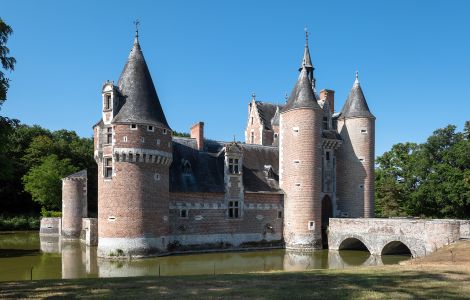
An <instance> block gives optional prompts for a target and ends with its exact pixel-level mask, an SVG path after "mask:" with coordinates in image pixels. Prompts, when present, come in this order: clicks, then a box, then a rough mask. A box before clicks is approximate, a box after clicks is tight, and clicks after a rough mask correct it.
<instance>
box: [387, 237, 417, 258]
mask: <svg viewBox="0 0 470 300" xmlns="http://www.w3.org/2000/svg"><path fill="white" fill-rule="evenodd" d="M380 254H381V255H410V256H412V255H413V252H412V250H411V248H410V247H408V246H407V245H406V244H405V243H404V242H402V241H398V240H394V241H391V242H388V243H387V244H385V246H383V248H382V251H381V253H380Z"/></svg>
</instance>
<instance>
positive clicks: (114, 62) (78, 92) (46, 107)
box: [0, 0, 470, 155]
mask: <svg viewBox="0 0 470 300" xmlns="http://www.w3.org/2000/svg"><path fill="white" fill-rule="evenodd" d="M1 8H2V9H1V11H0V17H1V18H3V19H4V20H5V21H6V22H7V23H8V24H10V25H11V26H12V27H13V29H14V35H13V36H12V37H11V38H10V40H9V42H8V46H9V47H10V49H11V55H13V56H14V57H15V58H16V59H17V61H18V62H17V65H16V70H15V71H14V72H13V73H11V74H8V75H9V76H10V78H11V79H12V82H11V88H10V90H9V93H8V100H7V101H6V102H5V104H4V105H3V108H2V110H1V111H0V114H2V115H4V116H8V117H11V118H18V119H20V120H21V121H22V122H23V123H26V124H39V125H41V126H44V127H46V128H49V129H53V130H56V129H61V128H66V129H70V130H75V131H77V133H78V134H80V135H81V136H91V135H92V129H91V127H92V125H93V124H94V123H95V122H96V121H98V119H99V118H100V109H101V108H100V105H101V102H100V99H101V98H100V97H101V94H100V93H101V90H100V89H101V87H102V84H103V82H104V81H105V80H107V79H109V80H115V81H116V82H117V79H118V78H119V75H120V73H121V71H122V68H123V66H124V64H125V61H126V59H127V56H128V54H129V51H130V49H131V47H132V40H133V36H134V25H133V23H132V22H133V20H134V19H136V18H139V19H140V21H141V30H140V36H141V38H140V41H141V46H142V48H143V51H144V55H145V57H146V60H147V63H148V65H149V68H150V71H151V73H152V77H153V80H154V83H155V85H156V88H157V91H158V94H159V97H160V101H161V103H162V106H163V109H164V111H165V114H166V117H167V119H168V121H169V124H170V126H171V127H172V129H173V130H177V131H188V130H189V127H190V126H191V125H192V124H193V123H195V122H197V121H204V122H205V124H206V126H205V130H206V136H207V137H209V138H212V139H218V140H232V139H233V135H236V137H237V139H238V140H243V139H244V128H245V125H246V119H247V105H248V103H249V101H250V99H251V93H252V92H253V91H254V92H256V95H257V99H258V100H261V101H270V102H275V103H282V102H283V101H284V95H285V94H286V93H289V94H290V91H291V89H292V88H293V86H294V83H295V81H296V79H297V75H298V71H297V69H298V67H299V64H300V61H301V57H302V53H303V46H304V27H305V26H307V27H308V28H309V31H310V33H311V34H310V50H311V54H312V60H313V64H314V66H315V67H316V70H315V76H316V79H317V86H318V87H319V90H320V89H323V88H328V89H333V90H335V91H336V109H337V110H339V109H341V107H342V105H343V104H344V101H345V99H346V97H347V93H348V91H349V89H350V88H351V86H352V84H353V81H354V74H355V71H356V69H358V70H359V73H360V81H361V85H362V87H363V90H364V93H365V95H366V99H367V101H368V104H369V107H370V108H371V110H372V112H373V113H374V114H375V116H376V117H377V130H376V144H377V151H376V153H377V155H380V154H382V153H383V152H384V151H386V150H388V149H389V148H390V147H391V145H393V144H395V143H398V142H405V141H415V142H423V141H425V139H426V138H427V137H428V136H429V135H430V134H431V133H432V131H433V130H435V129H437V128H440V127H443V126H446V125H447V124H455V125H457V126H458V128H459V129H462V126H463V123H464V122H465V121H466V120H470V99H469V98H470V96H469V95H470V39H469V36H470V18H469V15H468V14H469V12H470V2H469V1H410V0H407V1H377V0H376V1H360V0H358V1H1Z"/></svg>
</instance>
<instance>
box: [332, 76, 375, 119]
mask: <svg viewBox="0 0 470 300" xmlns="http://www.w3.org/2000/svg"><path fill="white" fill-rule="evenodd" d="M340 118H375V117H374V115H373V114H372V113H371V112H370V110H369V106H368V105H367V101H366V98H365V97H364V93H363V92H362V88H361V85H360V83H359V72H357V71H356V79H355V80H354V84H353V86H352V88H351V91H350V92H349V95H348V99H346V103H344V106H343V109H342V110H341V116H340Z"/></svg>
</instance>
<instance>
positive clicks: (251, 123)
mask: <svg viewBox="0 0 470 300" xmlns="http://www.w3.org/2000/svg"><path fill="white" fill-rule="evenodd" d="M251 125H253V117H251Z"/></svg>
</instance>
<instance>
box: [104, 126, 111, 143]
mask: <svg viewBox="0 0 470 300" xmlns="http://www.w3.org/2000/svg"><path fill="white" fill-rule="evenodd" d="M106 130H107V132H106V144H112V142H113V128H112V127H108V128H107V129H106Z"/></svg>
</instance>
